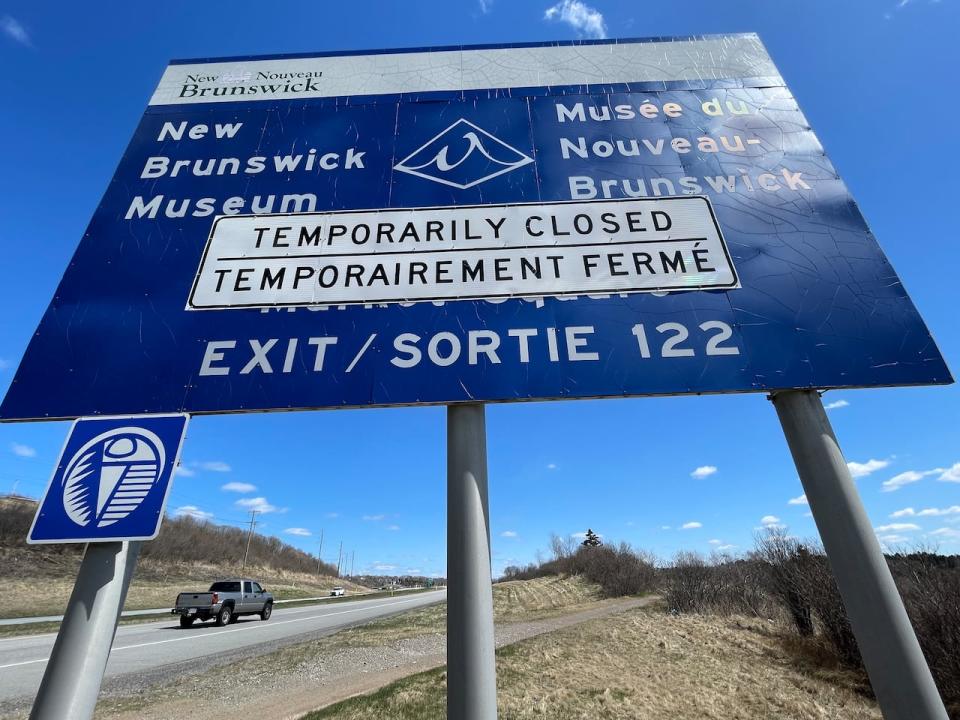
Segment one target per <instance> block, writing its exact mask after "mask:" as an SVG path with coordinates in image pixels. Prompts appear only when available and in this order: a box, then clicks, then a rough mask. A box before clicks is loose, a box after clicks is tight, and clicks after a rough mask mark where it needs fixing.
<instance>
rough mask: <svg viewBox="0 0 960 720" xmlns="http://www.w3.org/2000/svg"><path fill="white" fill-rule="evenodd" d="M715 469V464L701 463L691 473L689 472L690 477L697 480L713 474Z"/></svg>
mask: <svg viewBox="0 0 960 720" xmlns="http://www.w3.org/2000/svg"><path fill="white" fill-rule="evenodd" d="M716 471H717V468H716V466H715V465H701V466H700V467H698V468H697V469H696V470H694V471H693V472H692V473H690V477H692V478H696V479H697V480H703V479H704V478H706V477H710V476H711V475H713V474H714V473H715V472H716Z"/></svg>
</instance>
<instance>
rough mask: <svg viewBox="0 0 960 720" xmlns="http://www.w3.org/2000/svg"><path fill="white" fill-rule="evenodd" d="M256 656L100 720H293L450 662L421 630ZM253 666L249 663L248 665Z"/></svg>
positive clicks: (517, 632)
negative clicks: (236, 718)
mask: <svg viewBox="0 0 960 720" xmlns="http://www.w3.org/2000/svg"><path fill="white" fill-rule="evenodd" d="M655 600H656V598H630V599H621V600H605V601H601V602H598V603H597V604H596V606H595V607H591V608H589V609H587V610H582V611H580V612H575V613H571V614H568V615H561V616H558V617H552V618H547V619H543V620H531V621H522V622H512V623H504V624H501V625H499V626H498V627H497V628H496V636H497V647H501V646H503V645H509V644H511V643H515V642H519V641H521V640H526V639H527V638H531V637H535V636H537V635H543V634H545V633H550V632H554V631H556V630H560V629H563V628H568V627H572V626H574V625H579V624H581V623H585V622H587V621H589V620H594V619H597V618H601V617H606V616H609V615H614V614H618V613H622V612H625V611H627V610H632V609H634V608H637V607H642V606H644V605H649V604H651V603H653V602H655ZM269 657H270V656H266V657H265V658H263V659H255V660H251V667H249V668H246V670H247V672H240V673H239V674H237V675H231V676H224V678H223V681H222V682H221V683H219V684H217V685H215V686H212V687H207V688H206V692H204V693H196V692H190V691H187V692H186V693H185V694H183V695H180V696H178V693H176V691H175V690H173V691H171V689H170V688H168V689H166V690H165V691H164V692H162V693H160V696H159V697H157V698H153V697H151V695H152V693H151V692H150V691H149V690H148V691H147V692H146V693H145V694H144V695H142V696H139V697H137V698H134V699H130V700H129V701H125V699H124V698H121V697H116V698H107V699H106V701H105V702H102V703H101V707H100V710H99V711H98V713H97V717H98V718H103V719H104V720H106V719H107V718H109V719H110V720H166V719H167V718H171V717H190V718H191V720H220V718H223V717H224V716H225V715H231V714H235V712H237V711H240V710H242V712H243V714H244V716H245V717H269V718H272V719H276V720H285V719H287V718H289V719H290V720H293V719H294V718H298V717H300V716H301V715H303V714H304V713H307V712H310V711H311V710H317V709H319V708H323V707H326V706H328V705H332V704H333V703H336V702H340V701H341V700H345V699H347V698H350V697H353V696H355V695H362V694H365V693H369V692H373V691H375V690H377V689H378V688H381V687H383V686H384V685H388V684H389V683H391V682H393V681H395V680H398V679H400V678H403V677H406V676H408V675H412V674H414V673H419V672H422V671H424V670H429V669H432V668H435V667H438V666H441V665H443V664H444V663H445V662H446V636H445V635H443V634H441V633H432V634H427V635H420V636H417V637H412V638H405V639H401V640H397V641H394V642H391V643H388V644H387V645H385V646H380V647H359V648H339V649H336V650H333V651H331V652H328V653H324V654H323V655H322V656H318V657H315V658H310V659H309V660H308V661H306V662H301V663H297V664H296V665H294V666H291V667H281V668H274V667H270V666H269V664H268V663H269V660H268V658H269ZM244 664H246V663H244Z"/></svg>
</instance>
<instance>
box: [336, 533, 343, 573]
mask: <svg viewBox="0 0 960 720" xmlns="http://www.w3.org/2000/svg"><path fill="white" fill-rule="evenodd" d="M342 562H343V540H341V541H340V552H338V553H337V577H340V564H341V563H342Z"/></svg>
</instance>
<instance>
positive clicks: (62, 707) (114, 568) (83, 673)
mask: <svg viewBox="0 0 960 720" xmlns="http://www.w3.org/2000/svg"><path fill="white" fill-rule="evenodd" d="M142 544H143V543H142V542H139V541H132V542H105V543H90V544H88V545H87V548H86V551H85V552H84V554H83V561H82V563H81V564H80V571H79V573H78V574H77V581H76V583H75V584H74V586H73V593H72V594H71V595H70V601H69V603H68V604H67V610H66V612H65V613H64V616H63V622H61V624H60V632H59V633H57V640H56V643H55V644H54V646H53V651H52V653H51V654H50V659H49V661H48V662H47V667H46V670H44V673H43V680H42V682H41V683H40V690H39V692H38V693H37V698H36V701H35V702H34V704H33V710H32V711H31V713H30V720H89V719H90V718H92V717H93V713H94V710H95V709H96V706H97V697H98V695H99V694H100V684H101V682H102V681H103V673H104V671H105V670H106V667H107V660H109V658H110V648H111V646H112V645H113V637H114V635H115V634H116V631H117V623H118V622H119V620H120V612H121V610H123V603H124V600H126V597H127V590H128V589H129V587H130V580H131V578H132V577H133V571H134V569H135V568H136V566H137V558H138V556H139V555H140V546H141V545H142Z"/></svg>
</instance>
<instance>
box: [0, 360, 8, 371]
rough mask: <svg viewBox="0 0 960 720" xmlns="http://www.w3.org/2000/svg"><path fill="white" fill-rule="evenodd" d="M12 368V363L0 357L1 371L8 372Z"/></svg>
mask: <svg viewBox="0 0 960 720" xmlns="http://www.w3.org/2000/svg"><path fill="white" fill-rule="evenodd" d="M9 368H10V361H9V360H7V359H6V358H2V357H0V370H8V369H9Z"/></svg>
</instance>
